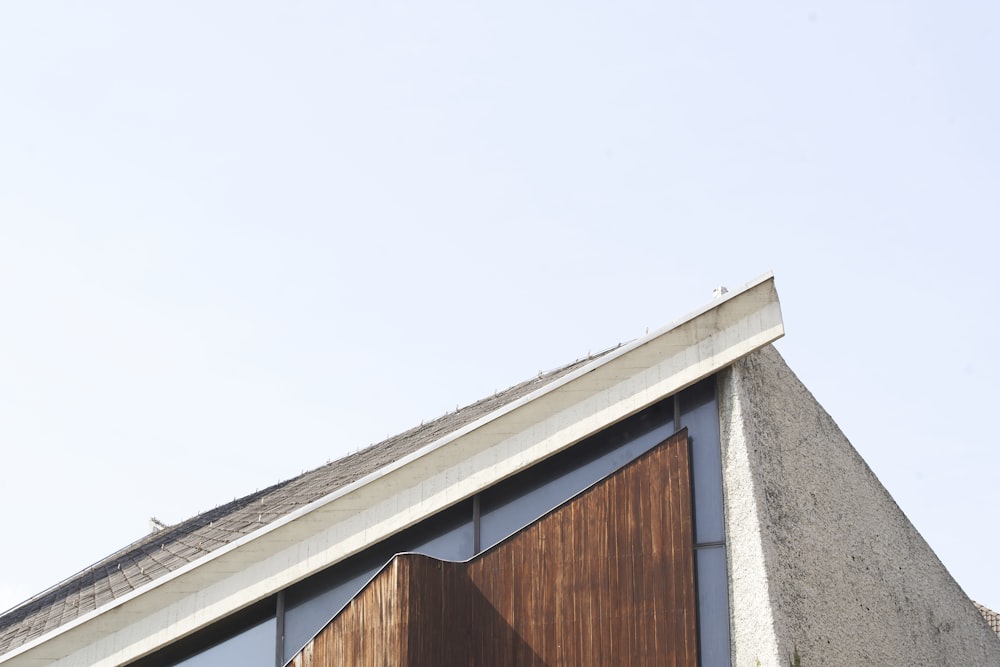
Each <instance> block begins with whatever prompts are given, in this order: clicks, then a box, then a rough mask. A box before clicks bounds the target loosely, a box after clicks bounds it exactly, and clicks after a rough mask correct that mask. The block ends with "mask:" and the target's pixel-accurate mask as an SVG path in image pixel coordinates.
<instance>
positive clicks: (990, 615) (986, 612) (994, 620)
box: [972, 601, 1000, 637]
mask: <svg viewBox="0 0 1000 667" xmlns="http://www.w3.org/2000/svg"><path fill="white" fill-rule="evenodd" d="M972 604H974V605H976V609H978V610H979V613H980V614H982V615H983V618H985V619H986V623H987V624H988V625H989V626H990V628H991V629H992V630H993V632H995V633H997V636H998V637H1000V614H998V613H996V612H995V611H993V610H992V609H989V608H987V607H984V606H983V605H981V604H979V603H978V602H975V601H973V603H972Z"/></svg>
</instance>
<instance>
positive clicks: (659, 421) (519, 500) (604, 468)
mask: <svg viewBox="0 0 1000 667" xmlns="http://www.w3.org/2000/svg"><path fill="white" fill-rule="evenodd" d="M673 431H674V420H673V401H671V400H669V399H668V400H666V401H662V402H660V403H658V404H657V405H654V406H652V407H650V408H647V409H646V410H644V411H642V412H640V413H639V414H637V415H634V416H632V417H630V418H628V419H626V420H624V421H622V422H620V423H619V424H616V425H614V426H612V427H610V428H608V429H606V430H605V431H603V432H601V433H599V434H597V435H594V436H592V437H590V438H588V439H587V440H585V441H583V442H581V443H580V444H578V445H574V446H573V447H572V448H570V449H568V450H566V451H564V452H561V453H559V454H556V455H555V456H553V457H552V458H550V459H548V460H547V461H544V462H542V463H540V464H538V465H536V466H534V467H532V468H529V469H528V470H525V471H524V472H521V473H519V474H517V475H515V476H513V477H511V478H510V479H507V480H505V481H503V482H500V483H499V484H497V485H496V486H494V487H492V488H490V489H487V490H486V491H483V493H482V494H481V499H482V500H481V510H480V541H481V548H482V549H483V550H486V549H489V548H490V547H491V546H493V545H495V544H497V543H498V542H500V541H501V540H503V539H504V538H506V537H507V536H508V535H512V534H513V533H515V532H517V531H518V530H520V529H521V528H523V527H525V526H527V525H528V524H530V523H531V522H532V521H534V520H535V519H537V518H539V517H540V516H542V515H543V514H545V513H546V512H548V511H549V510H552V509H554V508H555V507H557V506H559V505H560V504H561V503H563V502H565V501H566V500H569V499H570V498H572V497H573V496H575V495H576V494H578V493H580V492H581V491H583V490H584V489H586V488H588V487H590V486H591V485H592V484H594V483H595V482H597V481H599V480H601V479H603V478H604V477H607V476H608V475H610V474H611V473H613V472H614V471H615V470H618V469H619V468H621V467H622V466H624V465H625V464H626V463H628V462H629V461H632V460H633V459H635V458H636V457H638V456H639V455H640V454H642V453H643V452H646V451H649V450H650V449H652V448H653V447H655V446H656V445H658V444H659V443H661V442H663V441H664V440H665V439H667V437H669V436H670V435H671V434H672V433H673Z"/></svg>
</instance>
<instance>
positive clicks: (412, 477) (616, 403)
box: [0, 274, 784, 667]
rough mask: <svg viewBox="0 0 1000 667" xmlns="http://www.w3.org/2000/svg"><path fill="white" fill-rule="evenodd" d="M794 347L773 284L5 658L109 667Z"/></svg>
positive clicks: (758, 284) (684, 322) (698, 315)
mask: <svg viewBox="0 0 1000 667" xmlns="http://www.w3.org/2000/svg"><path fill="white" fill-rule="evenodd" d="M783 334H784V326H783V324H782V319H781V308H780V304H779V302H778V295H777V292H776V290H775V286H774V278H773V276H772V275H771V274H766V275H764V276H762V277H761V278H759V279H757V280H755V281H753V282H751V283H749V284H747V285H746V286H744V287H743V288H741V289H739V290H736V291H733V292H731V293H729V294H727V295H725V296H724V297H722V298H718V299H716V300H715V301H713V302H711V303H709V304H708V305H706V306H705V307H703V308H701V309H699V310H697V311H695V312H694V313H691V314H690V315H688V316H687V317H685V318H683V319H681V320H679V321H677V322H675V323H673V324H671V325H669V326H667V327H664V328H662V329H660V330H658V331H655V332H653V333H650V334H648V335H646V336H644V337H642V338H640V339H638V340H635V341H633V342H631V343H628V344H626V345H623V346H621V347H620V348H618V349H616V350H614V351H613V352H611V353H608V354H606V355H603V356H601V357H599V358H597V359H595V360H594V361H593V362H591V363H589V364H586V365H584V366H582V367H580V368H579V369H577V370H576V371H573V372H572V373H570V374H568V375H566V376H564V377H562V378H559V379H558V380H556V381H554V382H552V383H550V384H547V385H545V386H544V387H542V388H540V389H539V390H537V391H536V392H534V393H532V394H529V395H527V396H524V397H523V398H521V399H518V400H516V401H514V402H512V403H510V404H508V405H506V406H504V407H503V408H501V409H499V410H497V411H496V412H493V413H491V414H489V415H487V416H485V417H483V418H481V419H479V420H477V421H475V422H473V423H471V424H469V425H467V426H465V427H464V428H461V429H459V430H457V431H455V432H452V433H450V434H448V435H446V436H444V437H442V438H441V439H439V440H437V441H435V442H433V443H431V444H429V445H427V446H425V447H423V448H421V449H420V450H418V451H416V452H414V453H412V454H410V455H408V456H406V457H404V458H402V459H400V460H398V461H396V462H394V463H392V464H390V465H388V466H386V467H384V468H382V469H380V470H378V471H377V472H375V473H372V474H370V475H368V476H366V477H364V478H362V479H359V480H358V481H356V482H354V483H352V484H349V485H347V486H345V487H342V488H340V489H338V490H336V491H335V492H333V493H331V494H330V495H328V496H326V497H324V498H321V499H320V500H317V501H316V502H313V503H311V504H309V505H306V506H304V507H302V508H300V509H299V510H297V511H295V512H293V513H291V514H289V515H287V516H285V517H283V518H281V519H279V520H277V521H275V522H273V523H271V524H268V525H267V526H264V527H262V528H261V529H260V530H258V531H256V532H254V533H252V534H249V535H247V536H245V537H244V538H242V539H240V540H237V541H235V542H233V543H231V544H229V545H227V546H225V547H222V548H219V549H217V550H216V551H213V552H212V553H211V554H209V555H208V556H205V557H204V558H201V559H200V560H198V561H195V562H193V563H191V564H189V565H187V566H185V567H183V568H181V569H179V570H177V571H175V572H172V573H170V574H169V575H165V576H163V577H161V578H159V579H157V580H155V581H153V582H151V583H150V584H148V585H147V586H145V587H143V588H141V589H138V590H136V591H134V592H133V593H131V594H129V595H126V596H123V597H121V598H119V599H117V600H115V601H114V602H112V603H110V604H107V605H105V606H103V607H101V608H99V609H97V610H95V611H93V612H91V613H89V614H86V615H84V616H81V617H79V618H78V619H76V620H74V621H72V622H70V623H67V624H65V625H63V626H60V627H58V628H56V629H54V630H52V631H51V632H49V633H47V634H45V635H42V636H41V637H38V638H37V639H35V640H33V641H31V642H29V643H26V644H24V645H22V646H20V647H18V648H17V649H14V650H13V651H11V652H9V653H7V654H5V655H3V656H0V663H2V664H5V665H10V667H21V666H29V665H31V666H35V665H66V666H68V665H80V664H87V665H93V666H95V667H111V666H114V665H121V664H124V663H127V662H130V661H132V660H135V659H137V658H139V657H142V656H144V655H148V654H149V653H151V652H153V651H156V650H157V649H159V648H162V647H164V646H166V645H168V644H170V643H172V642H174V641H176V640H178V639H180V638H182V637H184V636H186V635H189V634H191V633H192V632H195V631H197V630H199V629H201V628H204V627H206V626H208V625H210V624H211V623H213V622H215V621H217V620H219V619H220V618H223V617H225V616H227V615H229V614H231V613H232V612H233V611H235V610H237V609H241V608H244V607H246V606H248V605H250V604H253V603H254V602H257V601H259V600H261V599H263V598H265V597H267V596H269V595H272V594H274V593H275V592H276V591H279V590H282V589H284V588H286V587H287V586H289V585H291V584H293V583H295V582H297V581H300V580H302V579H304V578H305V577H308V576H310V575H312V574H314V573H316V572H318V571H320V570H322V569H324V568H326V567H329V566H330V565H332V564H334V563H337V562H339V561H341V560H343V559H344V558H347V557H348V556H351V555H352V554H355V553H358V552H359V551H361V550H363V549H365V548H367V547H368V546H370V545H372V544H375V543H377V542H379V541H381V540H383V539H385V538H386V537H388V536H390V535H393V534H395V533H397V532H399V531H401V530H403V529H405V528H407V527H409V526H411V525H414V524H415V523H417V522H419V521H421V520H422V519H424V518H426V517H428V516H430V515H432V514H435V513H437V512H439V511H441V510H442V509H445V508H447V507H449V506H451V505H453V504H454V503H456V502H459V501H460V500H463V499H465V498H468V497H470V496H472V495H474V494H475V493H478V492H479V491H481V490H483V489H484V488H486V487H489V486H491V485H492V484H494V483H496V482H497V481H499V480H501V479H504V478H506V477H508V476H510V475H513V474H515V473H517V472H518V471H520V470H523V469H525V468H527V467H530V466H532V465H534V464H535V463H537V462H539V461H541V460H543V459H545V458H548V457H549V456H552V455H553V454H555V453H557V452H559V451H561V450H563V449H565V448H566V447H569V446H571V445H573V444H574V443H576V442H579V441H580V440H582V439H584V438H586V437H588V436H590V435H592V434H594V433H596V432H598V431H600V430H602V429H604V428H606V427H607V426H608V425H610V424H613V423H615V422H618V421H620V420H622V419H624V418H626V417H628V416H630V415H632V414H635V413H636V412H638V411H640V410H642V409H643V408H645V407H648V406H649V405H652V404H653V403H655V402H657V401H658V400H660V399H662V398H664V397H667V396H670V395H672V394H674V393H676V392H677V391H680V390H681V389H683V388H685V387H687V386H689V385H691V384H694V383H695V382H697V381H698V380H701V379H702V378H705V377H707V376H709V375H711V374H713V373H715V372H716V371H718V370H719V369H721V368H724V367H725V366H728V365H729V364H731V363H732V362H734V361H736V360H737V359H739V358H741V357H743V356H745V355H747V354H749V353H751V352H753V351H754V350H756V349H758V348H761V347H763V346H765V345H767V344H769V343H771V342H773V341H775V340H777V339H778V338H780V337H781V336H782V335H783Z"/></svg>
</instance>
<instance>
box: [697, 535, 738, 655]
mask: <svg viewBox="0 0 1000 667" xmlns="http://www.w3.org/2000/svg"><path fill="white" fill-rule="evenodd" d="M694 553H695V565H696V569H697V572H698V643H699V647H700V651H699V653H700V654H701V667H729V664H730V648H729V578H728V576H727V573H726V548H725V547H724V546H717V547H705V548H702V549H697V550H696V551H695V552H694Z"/></svg>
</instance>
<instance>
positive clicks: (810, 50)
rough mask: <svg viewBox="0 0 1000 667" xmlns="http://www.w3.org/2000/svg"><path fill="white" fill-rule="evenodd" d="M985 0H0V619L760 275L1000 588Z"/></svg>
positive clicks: (847, 406)
mask: <svg viewBox="0 0 1000 667" xmlns="http://www.w3.org/2000/svg"><path fill="white" fill-rule="evenodd" d="M997 34H1000V6H998V5H996V4H995V3H990V2H985V1H982V0H979V1H977V2H968V1H967V2H961V1H958V2H950V3H931V2H901V1H900V2H871V1H870V0H869V1H866V2H845V1H843V0H841V1H838V2H757V3H735V2H731V3H718V2H699V3H680V2H672V1H668V2H632V1H629V0H619V1H618V2H582V1H578V2H572V3H570V2H542V3H539V2H518V1H517V0H513V1H509V2H503V3H490V4H487V3H468V2H440V1H437V0H428V1H426V2H406V3H402V2H385V1H380V0H374V1H371V2H364V3H336V2H328V3H318V2H286V3H260V2H197V3H195V2H172V3H155V4H154V3H135V2H118V3H110V2H91V3H72V2H26V1H19V0H11V1H8V2H5V3H3V4H0V313H2V326H0V447H2V451H3V459H2V460H3V464H2V467H0V505H2V506H3V507H4V508H5V510H6V511H5V512H4V515H5V521H4V524H5V530H4V532H3V549H2V554H3V555H2V556H0V559H2V560H0V564H2V567H0V609H2V608H7V607H10V606H12V605H14V604H15V603H17V602H18V601H20V600H21V599H23V598H25V597H27V596H30V595H32V594H34V593H36V592H39V591H40V590H42V589H43V588H45V587H47V586H49V585H51V584H54V583H56V582H57V581H58V580H60V579H62V578H64V577H66V576H69V575H71V574H73V573H74V572H75V571H77V570H79V569H81V568H83V567H85V566H87V565H88V564H90V563H92V562H94V561H96V560H98V559H99V558H101V557H103V556H105V555H107V554H108V553H110V552H112V551H114V550H116V549H118V548H119V547H121V546H124V545H125V544H127V543H128V542H130V541H132V540H134V539H137V538H139V537H141V536H142V535H143V534H144V533H145V531H146V530H147V528H148V519H149V517H150V516H151V515H156V516H157V517H159V518H160V519H161V520H163V521H165V522H167V523H174V522H177V521H180V520H182V519H185V518H187V517H189V516H191V515H193V514H195V513H197V512H199V511H204V510H207V509H210V508H212V507H214V506H215V505H218V504H221V503H223V502H226V501H229V500H231V499H232V498H234V497H236V496H241V495H244V494H246V493H249V492H252V491H254V490H256V489H257V488H262V487H264V486H267V485H270V484H272V483H274V482H277V481H279V480H281V479H284V478H287V477H289V476H291V475H294V474H297V473H299V472H300V471H302V470H304V469H309V468H312V467H315V466H317V465H319V464H322V463H324V462H325V461H327V460H328V459H334V458H337V457H339V456H341V455H343V454H346V453H348V452H350V451H353V450H355V449H357V448H359V447H363V446H366V445H368V444H369V443H372V442H375V441H378V440H380V439H382V438H384V437H385V436H387V435H390V434H393V433H396V432H399V431H402V430H405V429H407V428H409V427H411V426H414V425H416V424H418V423H419V422H420V421H421V420H425V419H429V418H433V417H435V416H438V415H440V414H442V413H444V412H446V411H448V410H453V409H454V408H455V406H456V405H457V404H463V405H464V404H466V403H469V402H471V401H474V400H476V399H477V398H480V397H482V396H484V395H487V394H491V393H492V392H493V391H494V390H495V389H499V388H503V387H506V386H508V385H511V384H513V383H515V382H518V381H520V380H522V379H525V378H527V377H530V376H532V375H534V374H536V373H537V372H538V370H540V369H549V368H552V367H555V366H558V365H561V364H563V363H565V362H568V361H571V360H573V359H576V358H578V357H581V356H584V355H586V354H587V352H588V351H597V350H599V349H602V348H605V347H608V346H612V345H615V344H616V343H618V342H619V341H626V340H629V339H632V338H635V337H636V336H639V335H641V334H643V333H644V332H645V330H646V327H650V328H654V327H659V326H662V325H664V324H667V323H668V322H670V321H672V320H674V319H676V318H677V317H679V316H681V315H683V314H685V313H686V312H688V311H689V310H691V309H693V308H695V307H698V306H700V305H701V304H703V303H704V302H706V301H708V300H710V298H711V292H712V288H714V287H716V286H717V285H720V284H727V285H730V286H731V287H735V286H738V285H740V284H742V283H744V282H746V281H748V280H750V279H752V278H754V277H756V276H758V275H759V274H761V273H763V272H764V271H767V270H773V271H774V272H775V275H776V280H777V285H778V290H779V293H780V295H781V299H782V306H783V311H784V315H785V324H786V330H787V337H786V338H785V339H784V340H782V341H780V342H779V343H778V348H779V350H780V351H781V352H782V353H783V354H784V355H785V357H786V359H787V360H788V362H789V364H790V365H791V366H792V368H793V369H795V370H796V372H797V373H798V374H799V375H800V377H801V378H802V379H803V381H804V382H805V383H806V385H807V386H808V387H809V388H810V389H811V390H812V391H813V393H814V394H815V395H816V396H817V398H818V399H819V401H820V402H821V403H823V404H824V405H825V406H826V408H827V409H828V410H829V411H830V413H831V414H832V415H833V417H834V418H835V419H836V420H837V422H838V423H839V424H840V426H841V428H842V429H843V430H844V431H845V432H846V433H847V435H848V436H849V437H850V438H851V439H852V441H853V443H854V445H855V447H857V449H858V450H859V451H860V453H861V454H862V456H863V457H864V458H865V459H866V460H867V461H868V463H869V464H870V465H871V466H872V468H873V470H874V471H875V473H876V474H877V475H878V476H879V478H880V479H881V480H882V482H883V483H884V484H885V485H886V486H887V487H888V489H889V491H890V493H891V494H892V495H893V496H894V497H895V499H896V500H897V502H898V503H899V505H900V507H901V508H902V509H903V511H904V512H905V513H906V514H907V515H908V516H909V517H910V519H911V520H912V521H913V522H914V524H915V525H916V526H917V528H918V529H919V530H920V531H921V533H922V534H923V535H924V537H925V538H926V539H927V540H928V542H929V543H930V545H931V546H932V548H934V549H935V551H936V552H937V553H938V555H939V556H940V557H941V559H942V561H943V562H944V563H945V565H946V566H947V567H948V568H949V569H950V570H951V572H952V574H953V575H954V576H955V577H956V579H957V580H958V582H959V583H960V584H961V585H962V586H963V587H964V588H965V590H966V592H968V593H969V595H970V596H972V597H973V598H975V599H978V600H980V601H981V602H983V603H985V604H987V605H989V606H992V607H993V608H995V609H996V608H998V607H1000V581H998V580H997V577H996V566H995V560H996V554H997V553H998V551H1000V538H998V537H997V531H996V523H997V517H998V516H1000V501H998V499H997V498H998V496H997V492H996V479H997V471H998V469H1000V448H998V447H997V444H998V442H997V441H998V439H997V437H996V431H995V426H994V422H993V416H994V415H995V413H996V408H995V405H994V403H995V399H996V397H997V392H996V382H997V377H998V362H997V360H996V357H995V355H994V354H993V350H994V348H995V345H996V338H997V337H996V330H997V324H998V323H997V316H996V310H997V296H996V288H995V285H994V282H995V279H994V273H995V271H994V266H995V264H996V262H997V242H998V240H1000V238H998V237H1000V233H998V232H997V222H998V220H1000V188H998V187H997V186H998V174H1000V132H998V129H997V128H998V123H997V119H998V118H1000V94H998V84H997V74H996V70H997V65H998V64H1000V43H998V40H997V39H996V35H997Z"/></svg>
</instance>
